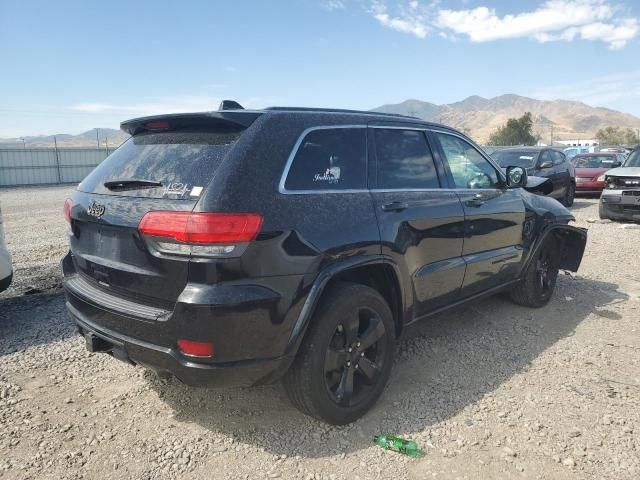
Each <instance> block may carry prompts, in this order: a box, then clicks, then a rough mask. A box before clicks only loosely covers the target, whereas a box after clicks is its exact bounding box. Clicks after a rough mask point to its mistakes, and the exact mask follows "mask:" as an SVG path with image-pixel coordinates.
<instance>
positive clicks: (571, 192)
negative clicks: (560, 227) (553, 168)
mask: <svg viewBox="0 0 640 480" xmlns="http://www.w3.org/2000/svg"><path fill="white" fill-rule="evenodd" d="M575 198H576V186H575V184H573V183H570V184H569V186H568V187H567V190H566V192H565V194H564V198H563V199H562V204H563V205H564V206H565V207H570V206H572V205H573V201H574V200H575Z"/></svg>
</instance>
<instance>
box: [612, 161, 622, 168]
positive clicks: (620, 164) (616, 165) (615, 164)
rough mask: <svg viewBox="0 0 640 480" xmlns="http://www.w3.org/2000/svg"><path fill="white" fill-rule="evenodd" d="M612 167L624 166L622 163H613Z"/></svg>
mask: <svg viewBox="0 0 640 480" xmlns="http://www.w3.org/2000/svg"><path fill="white" fill-rule="evenodd" d="M611 166H612V167H613V168H616V167H620V166H622V162H613V163H612V164H611Z"/></svg>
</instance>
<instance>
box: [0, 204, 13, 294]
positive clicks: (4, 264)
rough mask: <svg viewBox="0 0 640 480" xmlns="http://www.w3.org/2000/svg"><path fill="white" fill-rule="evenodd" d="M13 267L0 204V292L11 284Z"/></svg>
mask: <svg viewBox="0 0 640 480" xmlns="http://www.w3.org/2000/svg"><path fill="white" fill-rule="evenodd" d="M12 277H13V268H12V266H11V254H10V253H9V250H8V249H7V245H6V244H5V241H4V225H3V224H2V206H0V292H2V291H3V290H6V289H7V288H8V287H9V285H11V278H12Z"/></svg>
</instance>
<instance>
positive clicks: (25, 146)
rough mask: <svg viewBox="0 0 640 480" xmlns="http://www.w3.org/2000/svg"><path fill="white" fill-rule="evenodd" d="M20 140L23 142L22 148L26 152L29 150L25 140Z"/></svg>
mask: <svg viewBox="0 0 640 480" xmlns="http://www.w3.org/2000/svg"><path fill="white" fill-rule="evenodd" d="M20 140H22V148H24V149H25V150H26V149H27V142H25V140H24V138H21V139H20Z"/></svg>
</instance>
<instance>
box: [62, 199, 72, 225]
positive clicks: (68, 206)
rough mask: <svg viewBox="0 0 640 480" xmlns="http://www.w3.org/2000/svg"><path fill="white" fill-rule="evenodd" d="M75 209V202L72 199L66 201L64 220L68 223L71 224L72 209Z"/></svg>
mask: <svg viewBox="0 0 640 480" xmlns="http://www.w3.org/2000/svg"><path fill="white" fill-rule="evenodd" d="M72 207H73V202H72V201H71V199H70V198H67V199H66V200H65V201H64V218H65V219H66V220H67V222H68V223H71V208H72Z"/></svg>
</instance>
